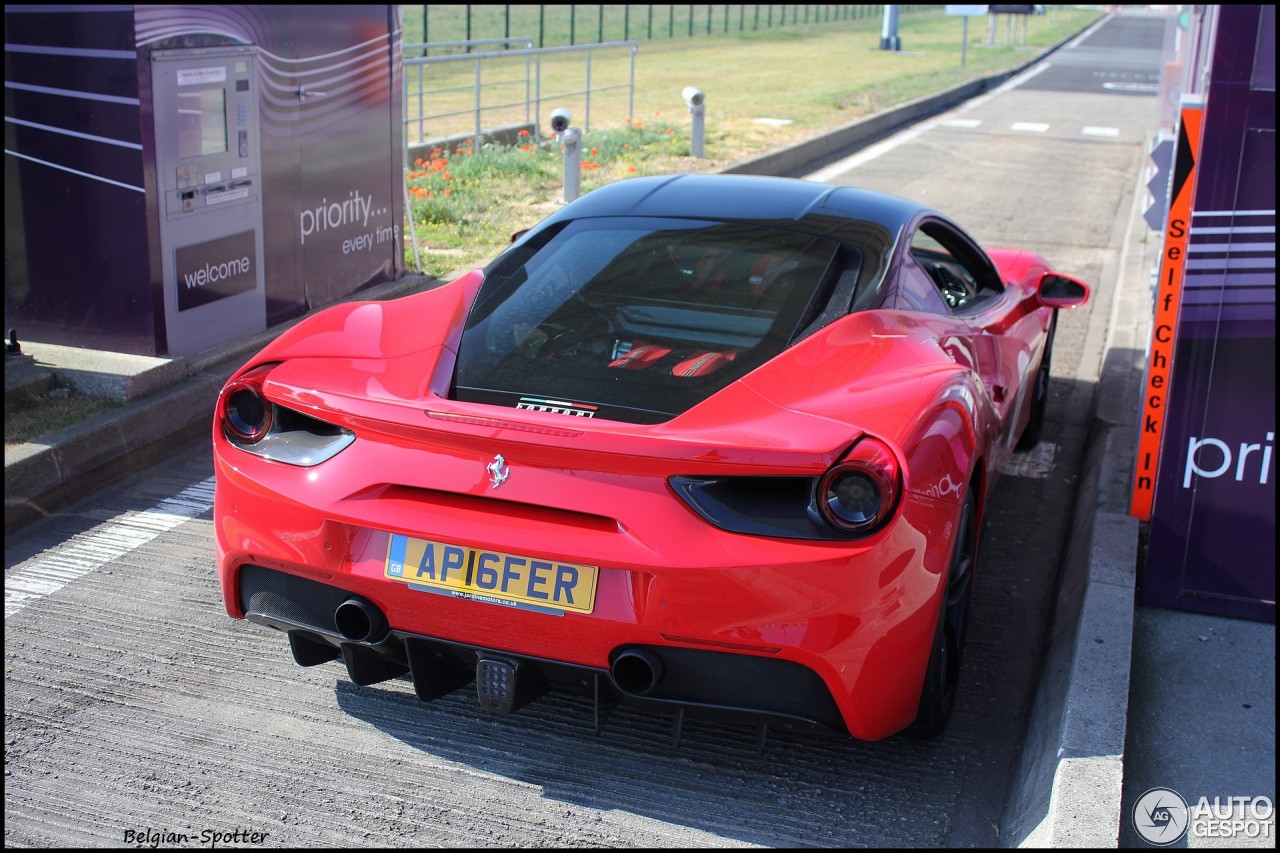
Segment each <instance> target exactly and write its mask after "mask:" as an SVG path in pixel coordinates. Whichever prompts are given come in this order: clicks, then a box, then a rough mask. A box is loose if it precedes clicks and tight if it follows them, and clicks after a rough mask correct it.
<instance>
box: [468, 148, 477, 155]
mask: <svg viewBox="0 0 1280 853" xmlns="http://www.w3.org/2000/svg"><path fill="white" fill-rule="evenodd" d="M467 153H468V154H474V153H476V150H475V149H474V148H468V149H467Z"/></svg>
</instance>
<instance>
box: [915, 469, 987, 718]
mask: <svg viewBox="0 0 1280 853" xmlns="http://www.w3.org/2000/svg"><path fill="white" fill-rule="evenodd" d="M977 519H978V512H977V501H976V500H975V498H974V496H973V494H972V493H970V494H968V495H966V496H965V500H964V506H963V507H962V508H961V510H960V520H959V522H958V524H957V527H956V541H955V547H954V549H953V551H952V556H951V568H950V570H949V571H948V573H947V585H946V588H945V589H944V590H943V599H942V607H941V608H940V612H939V613H938V627H937V629H936V631H935V632H934V637H933V651H932V652H931V653H930V655H929V668H928V669H927V670H926V671H925V676H924V689H923V690H922V691H921V693H920V706H919V708H918V709H917V711H916V718H915V720H914V721H913V722H912V723H911V725H910V726H908V727H907V728H906V730H905V731H904V734H907V735H911V736H912V737H933V736H934V735H937V734H939V733H940V732H941V731H942V730H943V729H944V728H946V725H947V721H948V720H950V719H951V709H952V707H953V706H954V705H955V701H956V685H957V677H958V675H959V673H960V659H961V656H962V653H963V652H964V637H965V632H966V630H967V629H968V625H969V601H970V599H971V597H972V593H973V571H974V563H975V561H976V558H977V553H978V523H977Z"/></svg>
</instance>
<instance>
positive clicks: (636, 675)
mask: <svg viewBox="0 0 1280 853" xmlns="http://www.w3.org/2000/svg"><path fill="white" fill-rule="evenodd" d="M610 674H611V675H612V676H613V683H614V684H616V685H617V686H618V689H619V690H621V691H622V692H623V693H630V694H631V695H633V696H643V695H645V694H646V693H648V692H649V691H650V690H652V689H653V688H654V687H655V686H657V684H658V682H659V681H661V680H662V659H661V658H659V657H658V656H657V655H655V654H654V653H653V652H651V651H649V650H648V649H627V650H626V651H624V652H622V653H621V654H619V655H618V656H617V657H616V658H615V659H614V661H613V668H612V669H611V670H610Z"/></svg>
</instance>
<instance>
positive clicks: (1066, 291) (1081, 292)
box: [1036, 270, 1089, 308]
mask: <svg viewBox="0 0 1280 853" xmlns="http://www.w3.org/2000/svg"><path fill="white" fill-rule="evenodd" d="M1036 296H1037V297H1038V298H1039V299H1040V304H1041V305H1043V306H1045V307H1046V308H1076V307H1078V306H1080V305H1083V304H1085V303H1086V302H1088V301H1089V285H1087V284H1085V283H1084V282H1083V281H1081V280H1080V279H1078V278H1072V277H1071V276H1069V275H1063V274H1062V273H1060V272H1054V271H1052V270H1050V271H1049V272H1047V273H1045V274H1044V275H1042V276H1040V286H1039V287H1037V288H1036Z"/></svg>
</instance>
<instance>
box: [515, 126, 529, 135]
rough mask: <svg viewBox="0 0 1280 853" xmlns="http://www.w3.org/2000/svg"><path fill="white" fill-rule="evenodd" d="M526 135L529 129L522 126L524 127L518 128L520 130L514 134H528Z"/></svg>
mask: <svg viewBox="0 0 1280 853" xmlns="http://www.w3.org/2000/svg"><path fill="white" fill-rule="evenodd" d="M528 135H529V130H528V128H524V127H522V128H520V132H519V133H517V134H516V136H528Z"/></svg>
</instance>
